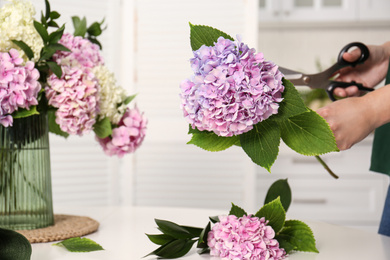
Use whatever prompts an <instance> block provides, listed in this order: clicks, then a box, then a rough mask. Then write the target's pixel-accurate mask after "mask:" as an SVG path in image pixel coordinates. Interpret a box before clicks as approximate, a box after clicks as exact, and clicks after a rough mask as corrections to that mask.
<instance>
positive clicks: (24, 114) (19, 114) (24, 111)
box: [12, 106, 39, 119]
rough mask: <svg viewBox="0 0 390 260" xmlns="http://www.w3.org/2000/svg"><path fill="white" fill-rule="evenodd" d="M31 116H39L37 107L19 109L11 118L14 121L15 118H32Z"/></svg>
mask: <svg viewBox="0 0 390 260" xmlns="http://www.w3.org/2000/svg"><path fill="white" fill-rule="evenodd" d="M32 115H39V112H38V111H37V106H31V107H30V109H29V110H27V109H25V108H21V109H19V110H17V111H15V112H14V113H13V114H12V117H13V118H14V119H16V118H23V117H28V116H32Z"/></svg>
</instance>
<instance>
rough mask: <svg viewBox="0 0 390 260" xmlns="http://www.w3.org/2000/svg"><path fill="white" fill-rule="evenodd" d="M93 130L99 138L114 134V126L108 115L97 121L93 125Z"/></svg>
mask: <svg viewBox="0 0 390 260" xmlns="http://www.w3.org/2000/svg"><path fill="white" fill-rule="evenodd" d="M93 131H94V132H95V134H96V135H97V136H98V137H99V138H106V137H108V136H110V135H111V134H112V126H111V122H110V119H109V118H108V117H105V118H103V119H102V120H99V121H97V122H96V123H95V124H94V125H93Z"/></svg>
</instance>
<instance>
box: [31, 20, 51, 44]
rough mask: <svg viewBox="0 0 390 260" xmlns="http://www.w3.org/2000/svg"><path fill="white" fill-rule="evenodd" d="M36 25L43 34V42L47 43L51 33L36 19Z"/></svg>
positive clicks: (41, 34)
mask: <svg viewBox="0 0 390 260" xmlns="http://www.w3.org/2000/svg"><path fill="white" fill-rule="evenodd" d="M34 27H35V29H36V30H37V32H38V33H39V35H40V36H41V38H42V40H43V43H44V44H46V43H47V42H48V41H49V33H48V32H47V30H46V28H45V26H43V25H42V24H41V23H39V22H37V21H34Z"/></svg>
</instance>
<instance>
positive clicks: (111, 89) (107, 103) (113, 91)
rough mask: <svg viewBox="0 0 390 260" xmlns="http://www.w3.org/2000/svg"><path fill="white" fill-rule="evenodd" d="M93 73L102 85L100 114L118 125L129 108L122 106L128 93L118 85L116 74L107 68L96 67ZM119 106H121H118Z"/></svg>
mask: <svg viewBox="0 0 390 260" xmlns="http://www.w3.org/2000/svg"><path fill="white" fill-rule="evenodd" d="M92 71H93V73H94V74H95V76H96V78H97V79H98V80H99V85H100V91H99V95H100V100H99V108H100V112H99V114H100V115H102V116H104V117H108V118H109V119H110V121H111V122H112V123H113V124H118V123H119V121H120V119H121V118H122V116H123V114H124V113H125V111H126V108H127V106H126V105H125V104H121V103H122V102H123V101H124V100H125V99H126V91H125V90H124V89H123V88H122V87H120V86H117V85H116V80H115V77H114V73H111V72H110V71H109V70H108V69H107V67H105V66H96V67H94V68H93V70H92ZM119 104H121V105H120V106H118V105H119Z"/></svg>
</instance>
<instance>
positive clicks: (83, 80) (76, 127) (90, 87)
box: [45, 66, 99, 135]
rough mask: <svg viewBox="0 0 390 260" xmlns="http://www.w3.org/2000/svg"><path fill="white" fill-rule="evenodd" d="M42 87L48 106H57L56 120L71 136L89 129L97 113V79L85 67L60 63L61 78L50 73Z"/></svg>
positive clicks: (86, 131) (81, 133)
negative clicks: (61, 64)
mask: <svg viewBox="0 0 390 260" xmlns="http://www.w3.org/2000/svg"><path fill="white" fill-rule="evenodd" d="M47 83H48V86H47V87H46V88H45V90H46V97H47V99H48V103H49V105H52V106H53V107H55V108H57V111H56V113H55V114H56V123H57V124H58V125H59V126H60V128H61V130H62V131H64V132H66V133H69V134H72V135H83V134H84V133H88V132H90V131H91V130H92V126H93V125H94V124H95V122H96V116H97V114H98V112H99V106H98V101H99V96H98V87H99V85H98V81H97V80H96V78H95V75H94V74H93V73H92V72H91V70H90V69H89V68H77V67H69V66H62V77H61V78H60V79H59V78H57V76H56V75H54V74H52V75H50V77H49V78H48V80H47Z"/></svg>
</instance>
